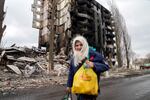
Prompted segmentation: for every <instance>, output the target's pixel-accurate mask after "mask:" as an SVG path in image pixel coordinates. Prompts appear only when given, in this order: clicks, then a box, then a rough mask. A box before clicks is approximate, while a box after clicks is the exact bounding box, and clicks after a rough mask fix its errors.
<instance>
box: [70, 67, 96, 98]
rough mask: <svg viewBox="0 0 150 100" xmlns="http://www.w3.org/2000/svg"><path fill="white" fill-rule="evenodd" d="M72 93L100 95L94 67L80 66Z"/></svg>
mask: <svg viewBox="0 0 150 100" xmlns="http://www.w3.org/2000/svg"><path fill="white" fill-rule="evenodd" d="M72 93H75V94H87V95H98V79H97V75H96V73H95V72H94V71H93V69H91V68H85V67H84V65H82V66H81V67H80V69H79V70H78V71H77V72H76V74H75V75H74V79H73V86H72Z"/></svg>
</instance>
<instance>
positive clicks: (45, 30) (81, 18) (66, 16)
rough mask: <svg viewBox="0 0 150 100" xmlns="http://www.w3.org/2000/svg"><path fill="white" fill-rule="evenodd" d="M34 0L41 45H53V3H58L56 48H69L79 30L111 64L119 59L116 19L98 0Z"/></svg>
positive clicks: (35, 20)
mask: <svg viewBox="0 0 150 100" xmlns="http://www.w3.org/2000/svg"><path fill="white" fill-rule="evenodd" d="M51 2H52V0H34V3H33V4H32V12H33V28H36V29H39V48H40V47H47V48H48V46H49V34H51V29H50V26H51V20H52V19H51V18H52V15H51V14H52V6H55V7H54V8H55V23H54V24H55V34H54V35H55V36H54V41H51V42H53V43H54V47H55V51H56V52H59V51H60V48H64V50H65V52H68V51H69V50H70V48H71V46H70V43H71V40H72V38H73V37H74V36H75V35H76V34H80V35H83V36H84V37H86V39H87V40H88V43H89V45H90V46H92V47H94V48H96V50H97V51H99V52H101V53H102V54H104V56H105V57H106V58H107V60H108V61H110V62H111V64H112V65H113V64H115V63H116V62H117V57H116V52H117V51H116V42H115V41H116V38H115V36H116V35H115V32H114V29H115V27H114V21H113V17H112V14H111V12H110V11H109V10H108V9H106V8H105V7H104V6H103V5H101V4H100V3H98V2H97V1H95V0H56V1H55V4H56V5H52V3H51Z"/></svg>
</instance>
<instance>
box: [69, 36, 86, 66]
mask: <svg viewBox="0 0 150 100" xmlns="http://www.w3.org/2000/svg"><path fill="white" fill-rule="evenodd" d="M76 41H80V42H81V43H82V45H83V46H82V49H81V51H76V50H75V43H76ZM72 48H73V56H74V65H75V66H77V65H78V64H79V63H80V62H81V61H82V60H83V59H84V58H85V57H88V53H89V45H88V42H87V40H86V39H85V38H84V37H83V36H76V37H75V38H74V39H73V44H72Z"/></svg>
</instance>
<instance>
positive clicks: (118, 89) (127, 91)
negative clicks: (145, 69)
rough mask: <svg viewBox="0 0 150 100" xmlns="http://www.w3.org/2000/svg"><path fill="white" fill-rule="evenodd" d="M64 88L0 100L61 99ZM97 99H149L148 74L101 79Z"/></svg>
mask: <svg viewBox="0 0 150 100" xmlns="http://www.w3.org/2000/svg"><path fill="white" fill-rule="evenodd" d="M64 89H65V86H50V87H47V88H42V89H31V90H26V91H21V92H19V93H18V94H15V95H8V96H3V97H0V100H61V98H62V97H63V96H64V94H65V92H64ZM73 97H75V96H73ZM73 100H76V99H73ZM97 100H150V75H144V76H138V77H128V78H120V79H109V80H101V95H100V96H98V99H97Z"/></svg>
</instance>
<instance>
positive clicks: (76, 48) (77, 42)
mask: <svg viewBox="0 0 150 100" xmlns="http://www.w3.org/2000/svg"><path fill="white" fill-rule="evenodd" d="M82 47H83V44H82V43H81V42H80V41H76V42H75V50H76V51H81V49H82Z"/></svg>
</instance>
